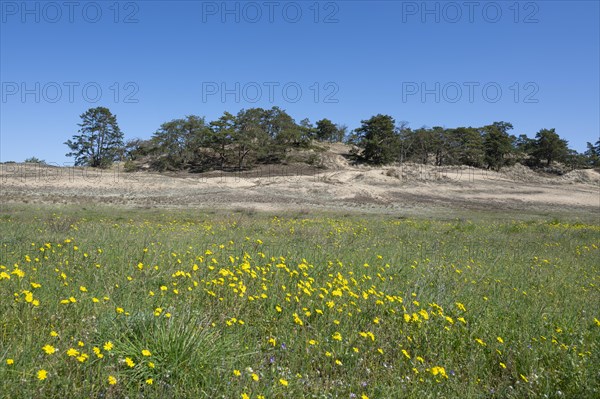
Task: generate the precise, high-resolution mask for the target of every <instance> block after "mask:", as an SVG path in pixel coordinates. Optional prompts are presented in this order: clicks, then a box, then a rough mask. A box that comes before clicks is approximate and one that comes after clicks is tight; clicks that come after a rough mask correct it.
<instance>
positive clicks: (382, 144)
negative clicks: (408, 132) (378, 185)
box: [355, 114, 399, 165]
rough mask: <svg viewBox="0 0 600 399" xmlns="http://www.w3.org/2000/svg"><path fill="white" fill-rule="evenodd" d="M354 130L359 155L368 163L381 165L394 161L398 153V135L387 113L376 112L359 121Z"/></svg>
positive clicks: (393, 122) (392, 120) (392, 119)
mask: <svg viewBox="0 0 600 399" xmlns="http://www.w3.org/2000/svg"><path fill="white" fill-rule="evenodd" d="M361 124H362V126H361V127H360V128H358V129H356V130H355V132H356V134H357V140H358V145H359V147H361V148H362V152H361V157H362V158H363V159H364V160H365V161H366V162H368V163H372V164H376V165H383V164H387V163H390V162H392V161H394V160H395V159H396V158H397V156H398V154H399V137H398V135H397V134H396V132H395V126H394V125H395V121H394V118H392V117H391V116H389V115H382V114H378V115H376V116H373V117H371V118H370V119H367V120H363V121H361Z"/></svg>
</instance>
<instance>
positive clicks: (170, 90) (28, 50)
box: [0, 0, 600, 164]
mask: <svg viewBox="0 0 600 399" xmlns="http://www.w3.org/2000/svg"><path fill="white" fill-rule="evenodd" d="M0 3H1V7H2V8H1V11H2V14H1V20H0V29H1V31H0V80H1V82H2V93H1V97H2V98H1V99H0V101H1V102H0V106H1V110H0V111H1V112H0V132H1V137H0V144H1V146H0V161H8V160H14V161H22V160H23V159H25V158H27V157H30V156H37V157H38V158H42V159H45V160H46V161H49V162H56V163H58V164H64V163H68V162H70V161H71V160H70V159H69V158H67V157H66V156H65V153H66V152H67V150H68V149H67V147H66V146H65V145H64V144H63V143H64V141H66V140H67V139H69V138H71V136H72V135H73V134H75V133H76V132H77V129H78V127H77V124H78V123H79V122H80V118H79V115H80V114H82V113H83V112H85V111H86V110H87V109H88V108H91V107H96V106H106V107H108V108H110V110H111V111H112V112H113V113H114V114H116V115H117V119H118V122H119V125H120V127H121V130H122V131H123V132H124V133H125V136H126V138H136V137H138V138H149V137H150V136H151V135H152V133H153V132H155V131H156V130H157V128H158V127H159V126H160V124H161V123H163V122H166V121H169V120H171V119H175V118H180V117H183V116H185V115H190V114H196V115H201V116H206V117H207V119H208V120H213V119H216V118H218V116H219V115H221V114H222V113H223V111H226V110H227V111H230V112H232V113H237V111H239V110H240V109H242V108H250V107H271V106H274V105H277V106H280V107H281V108H283V109H285V110H287V112H288V113H289V114H290V115H292V116H293V117H294V118H295V119H296V120H297V121H299V120H301V119H303V118H305V117H308V118H310V120H311V121H313V122H314V121H316V120H319V119H321V118H324V117H327V118H329V119H331V120H333V121H334V122H336V123H342V124H346V125H348V127H350V128H351V129H354V128H356V127H358V126H359V125H360V121H361V120H362V119H368V118H369V117H370V116H372V115H375V114H378V113H384V114H389V115H392V116H393V117H394V118H395V119H396V120H397V121H407V122H409V124H410V126H411V127H413V128H418V127H421V126H423V125H426V126H446V127H456V126H482V125H484V124H489V123H492V122H494V121H508V122H511V123H512V124H513V125H514V127H515V129H514V131H513V132H512V133H514V134H517V135H518V134H527V135H528V136H530V137H533V136H534V135H535V133H536V132H537V131H538V130H539V129H541V128H556V130H557V132H558V133H559V134H560V135H561V136H562V137H564V138H566V139H567V140H568V141H569V143H570V145H571V147H572V148H575V149H577V150H578V151H583V150H585V143H586V142H587V141H591V142H595V141H596V140H598V135H599V132H600V115H599V113H600V99H599V97H600V80H599V75H600V73H599V71H600V65H599V62H600V53H599V52H600V43H599V41H600V31H599V21H600V10H599V2H597V1H580V2H577V1H568V2H567V1H564V2H563V1H537V2H531V1H523V2H518V3H516V5H515V2H514V1H508V2H504V1H500V2H486V1H480V2H476V4H474V5H473V6H469V5H468V4H469V3H466V2H463V1H457V2H435V1H430V2H421V1H418V2H411V1H408V2H407V1H368V2H367V1H337V2H335V1H334V2H328V1H322V2H315V1H273V2H266V1H257V2H227V3H223V2H221V1H218V2H202V1H169V2H166V1H122V2H119V3H117V4H116V5H115V1H113V0H111V1H95V2H87V1H80V2H75V3H72V4H73V5H72V6H68V5H65V4H64V2H62V1H57V2H52V1H50V2H41V1H38V2H36V1H30V2H26V3H24V2H21V1H17V2H13V1H4V0H2V1H1V2H0ZM24 4H25V5H24ZM223 4H226V5H225V6H224V5H223ZM470 7H472V8H470ZM98 89H99V90H100V91H101V92H99V91H98Z"/></svg>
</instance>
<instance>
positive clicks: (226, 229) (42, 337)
mask: <svg viewBox="0 0 600 399" xmlns="http://www.w3.org/2000/svg"><path fill="white" fill-rule="evenodd" d="M514 219H515V220H503V219H501V218H499V217H496V216H493V217H491V216H489V215H488V216H486V215H477V216H474V219H473V220H465V219H460V220H458V219H454V220H452V219H450V220H442V219H437V220H427V219H410V218H409V219H398V218H391V217H384V216H369V217H361V216H350V215H335V214H318V215H314V214H304V215H293V214H287V215H280V216H275V215H273V214H262V213H254V214H248V213H243V212H241V213H240V212H238V213H234V214H231V215H227V214H225V213H223V212H212V213H210V212H209V213H207V212H201V211H198V212H192V211H157V210H145V211H144V210H126V209H111V208H91V209H79V210H75V209H71V208H52V207H44V208H35V207H34V206H27V207H12V208H9V209H7V211H6V212H5V213H4V215H3V216H2V217H1V218H0V231H2V243H0V251H1V252H0V265H2V266H0V396H2V397H7V398H31V397H45V398H46V397H48V398H51V397H67V398H70V397H77V398H79V397H81V398H88V397H89V398H121V397H126V396H127V397H130V398H134V397H135V398H137V397H144V398H169V397H172V398H200V397H206V398H219V397H222V398H242V397H243V396H242V395H243V394H247V395H248V396H249V397H252V398H258V397H259V395H263V396H264V397H265V398H300V397H309V398H310V397H314V398H335V397H340V398H351V397H358V398H360V397H361V396H362V395H366V396H367V397H369V398H428V397H432V398H433V397H448V398H465V397H469V398H478V397H480V398H507V397H509V398H510V397H512V398H524V397H530V398H538V397H539V398H575V397H576V398H594V397H598V396H600V348H599V344H600V321H599V320H598V319H600V311H599V310H598V309H600V295H599V288H598V287H599V284H600V265H599V262H598V259H599V258H600V257H599V253H600V252H599V247H600V226H599V225H598V224H595V223H593V222H590V221H587V222H586V221H583V222H582V221H573V220H571V221H570V220H569V219H568V218H563V217H561V218H560V219H553V218H543V217H525V216H517V215H515V216H514ZM9 277H10V278H9ZM32 283H34V284H33V285H32ZM37 284H39V286H38V285H37ZM36 301H39V304H37V303H35V302H36ZM61 301H62V302H64V303H61ZM51 332H56V333H57V334H58V335H57V336H52V335H51ZM501 341H502V342H501ZM109 342H110V345H108V346H107V348H110V347H111V346H112V348H111V349H110V350H107V349H105V345H106V344H107V343H109ZM45 345H51V346H52V347H54V348H55V349H56V352H55V353H53V354H46V353H45V352H44V351H43V349H42V348H43V347H44V346H45ZM94 348H97V349H94ZM69 349H73V350H74V351H71V353H72V354H74V355H75V356H69V355H68V354H67V352H68V351H69ZM144 350H147V351H149V352H150V355H149V356H145V355H144V354H142V351H144ZM75 351H76V352H75ZM96 352H98V353H99V354H100V355H101V357H99V356H98V355H97V354H96ZM147 354H148V353H146V355H147ZM126 358H128V359H130V364H132V365H133V366H132V367H130V366H129V365H127V363H126V361H125V359H126ZM8 359H11V360H13V361H14V363H13V364H7V360H8ZM152 366H153V367H152ZM39 370H46V371H47V378H46V379H45V380H38V378H37V373H38V371H39ZM109 377H112V378H114V379H116V384H109ZM150 381H151V382H152V384H149V383H148V382H150ZM354 395H355V396H354Z"/></svg>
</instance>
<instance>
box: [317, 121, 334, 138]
mask: <svg viewBox="0 0 600 399" xmlns="http://www.w3.org/2000/svg"><path fill="white" fill-rule="evenodd" d="M316 131H317V140H319V141H334V140H336V139H337V137H338V134H337V133H338V128H337V126H336V125H335V124H334V123H333V122H332V121H330V120H329V119H327V118H325V119H321V120H320V121H317V128H316Z"/></svg>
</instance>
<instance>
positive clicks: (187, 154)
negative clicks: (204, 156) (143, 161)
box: [151, 115, 211, 170]
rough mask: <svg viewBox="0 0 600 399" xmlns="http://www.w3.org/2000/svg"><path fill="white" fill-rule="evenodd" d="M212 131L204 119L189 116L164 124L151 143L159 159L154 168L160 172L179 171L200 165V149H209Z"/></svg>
mask: <svg viewBox="0 0 600 399" xmlns="http://www.w3.org/2000/svg"><path fill="white" fill-rule="evenodd" d="M210 139H211V130H210V128H209V127H208V126H207V124H206V122H205V120H204V118H203V117H199V116H195V115H189V116H186V117H185V118H183V119H174V120H172V121H170V122H165V123H163V124H162V125H161V126H160V128H159V129H158V130H157V131H156V132H155V133H154V135H153V136H152V138H151V142H152V144H153V146H154V148H155V151H154V152H155V153H156V154H157V155H158V158H157V159H156V160H155V162H154V166H155V167H156V168H157V169H160V170H165V169H169V170H179V169H185V168H188V167H191V166H193V165H195V164H198V162H199V160H198V158H199V156H200V155H199V151H198V150H199V149H200V148H203V147H209V144H210Z"/></svg>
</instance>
